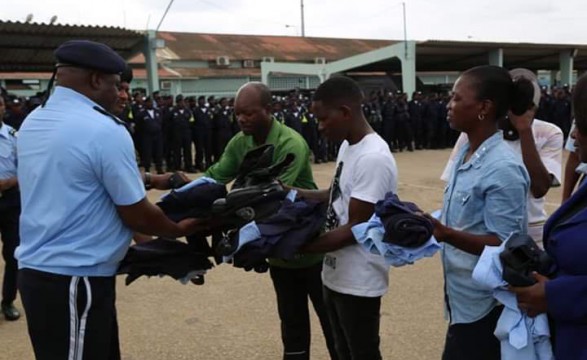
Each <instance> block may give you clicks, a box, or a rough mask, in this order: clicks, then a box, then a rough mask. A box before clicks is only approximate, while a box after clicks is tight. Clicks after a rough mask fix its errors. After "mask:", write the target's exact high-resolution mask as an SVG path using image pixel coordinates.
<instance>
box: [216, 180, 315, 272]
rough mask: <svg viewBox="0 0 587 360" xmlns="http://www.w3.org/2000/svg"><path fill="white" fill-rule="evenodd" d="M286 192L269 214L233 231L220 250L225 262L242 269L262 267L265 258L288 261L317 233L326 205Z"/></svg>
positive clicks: (293, 192)
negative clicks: (280, 203) (277, 208)
mask: <svg viewBox="0 0 587 360" xmlns="http://www.w3.org/2000/svg"><path fill="white" fill-rule="evenodd" d="M295 195H296V194H295V191H292V192H290V193H289V194H288V196H287V198H286V199H285V200H283V202H282V205H281V207H280V208H279V210H278V211H277V213H275V214H274V215H272V216H269V217H267V218H265V219H262V220H257V221H252V222H250V223H248V224H246V225H245V226H243V227H242V228H241V229H240V230H239V231H237V232H234V233H233V237H232V239H231V241H230V242H229V243H227V244H226V245H227V246H225V247H224V249H223V255H224V256H225V258H224V259H225V261H227V262H228V261H231V262H232V263H233V264H234V266H235V267H239V268H244V269H245V270H250V269H255V270H258V269H259V268H263V264H265V263H266V262H265V259H266V258H269V257H270V258H279V259H283V260H292V259H294V258H295V257H296V256H297V255H298V253H299V250H300V248H301V247H302V246H303V245H305V244H306V243H307V242H308V241H312V240H313V239H315V238H316V237H318V235H319V234H320V232H321V230H322V227H323V225H324V221H325V220H326V205H325V204H323V203H317V202H307V201H304V200H296V199H295Z"/></svg>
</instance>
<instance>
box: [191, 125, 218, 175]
mask: <svg viewBox="0 0 587 360" xmlns="http://www.w3.org/2000/svg"><path fill="white" fill-rule="evenodd" d="M212 136H213V135H212V129H210V128H205V127H192V140H193V141H194V147H195V148H196V163H195V167H196V168H199V169H200V170H205V169H206V168H207V167H209V166H210V165H212V155H213V154H212V153H213V149H214V148H213V145H212ZM204 160H206V165H205V166H204Z"/></svg>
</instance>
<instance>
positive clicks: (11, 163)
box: [0, 96, 20, 321]
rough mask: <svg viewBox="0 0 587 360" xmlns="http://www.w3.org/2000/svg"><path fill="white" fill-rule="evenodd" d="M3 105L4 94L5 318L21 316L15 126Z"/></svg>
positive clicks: (0, 151) (0, 173)
mask: <svg viewBox="0 0 587 360" xmlns="http://www.w3.org/2000/svg"><path fill="white" fill-rule="evenodd" d="M5 109H6V106H5V103H4V98H3V97H1V96H0V236H2V257H3V258H4V280H3V282H2V313H3V314H4V317H5V318H6V320H11V321H12V320H17V319H18V318H19V317H20V313H19V312H18V310H17V309H16V308H15V307H14V305H13V302H14V300H15V299H16V275H17V270H18V266H17V263H16V259H15V258H14V250H15V249H16V247H17V246H18V243H19V236H18V217H19V216H20V194H19V191H18V181H17V179H16V130H15V129H14V128H12V127H11V126H10V125H7V124H4V123H3V122H2V117H3V116H4V113H5Z"/></svg>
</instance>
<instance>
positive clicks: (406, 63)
mask: <svg viewBox="0 0 587 360" xmlns="http://www.w3.org/2000/svg"><path fill="white" fill-rule="evenodd" d="M400 60H401V62H402V88H403V91H404V92H405V93H406V94H407V95H408V99H410V100H411V99H412V93H413V92H414V91H416V43H415V42H413V41H408V43H407V47H406V52H405V54H404V55H403V56H401V57H400Z"/></svg>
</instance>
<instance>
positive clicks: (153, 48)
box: [143, 30, 159, 94]
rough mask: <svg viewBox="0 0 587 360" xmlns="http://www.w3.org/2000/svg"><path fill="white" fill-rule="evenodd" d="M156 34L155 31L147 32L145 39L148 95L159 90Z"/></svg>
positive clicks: (144, 51) (144, 52)
mask: <svg viewBox="0 0 587 360" xmlns="http://www.w3.org/2000/svg"><path fill="white" fill-rule="evenodd" d="M156 40H157V33H156V32H155V30H148V31H147V34H146V37H145V48H144V50H143V54H144V55H145V67H146V69H147V88H148V90H149V94H152V93H153V92H155V91H157V90H159V72H158V64H157V43H156Z"/></svg>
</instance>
